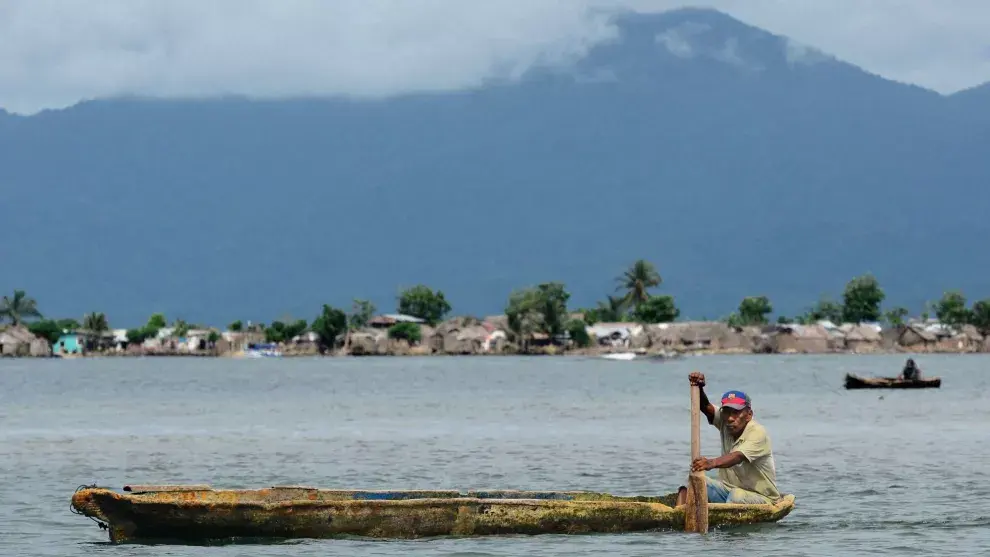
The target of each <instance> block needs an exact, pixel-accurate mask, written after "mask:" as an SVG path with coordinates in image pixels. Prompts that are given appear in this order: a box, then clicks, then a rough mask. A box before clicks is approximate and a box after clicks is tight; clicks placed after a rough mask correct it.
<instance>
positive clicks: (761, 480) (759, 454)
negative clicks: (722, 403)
mask: <svg viewBox="0 0 990 557" xmlns="http://www.w3.org/2000/svg"><path fill="white" fill-rule="evenodd" d="M712 425H714V426H715V427H717V428H718V430H719V433H721V435H722V454H723V455H727V454H729V453H734V452H737V451H738V452H740V453H742V455H743V457H745V459H744V460H743V461H742V462H740V463H739V464H736V465H735V466H733V467H731V468H718V479H719V480H721V481H722V483H724V484H726V485H728V486H731V487H738V488H742V489H745V490H746V491H753V492H755V493H759V494H760V495H763V496H764V497H769V498H770V499H771V500H776V499H779V498H780V493H779V492H778V491H777V470H776V468H775V466H774V462H773V451H772V450H771V447H770V436H769V435H767V430H766V429H764V428H763V426H762V425H760V423H759V422H757V421H756V419H755V418H754V419H752V420H750V421H749V423H748V424H746V429H744V430H743V432H742V435H740V436H739V438H738V439H733V438H732V434H731V433H730V432H729V427H728V424H725V423H723V421H722V408H721V407H719V408H718V409H717V410H715V420H714V421H713V422H712Z"/></svg>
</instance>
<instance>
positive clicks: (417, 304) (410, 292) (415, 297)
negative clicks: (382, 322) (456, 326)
mask: <svg viewBox="0 0 990 557" xmlns="http://www.w3.org/2000/svg"><path fill="white" fill-rule="evenodd" d="M450 309H451V307H450V304H449V303H447V300H446V299H445V298H444V296H443V292H442V291H440V290H437V291H436V292H433V290H431V289H430V288H429V287H427V286H424V285H422V284H420V285H417V286H413V287H412V288H408V289H406V290H404V291H403V292H402V293H401V294H399V307H398V311H399V313H404V314H406V315H411V316H413V317H418V318H420V319H423V320H424V321H426V322H427V323H429V324H430V325H436V324H437V323H439V322H440V321H442V320H443V318H444V316H445V315H447V314H448V313H450Z"/></svg>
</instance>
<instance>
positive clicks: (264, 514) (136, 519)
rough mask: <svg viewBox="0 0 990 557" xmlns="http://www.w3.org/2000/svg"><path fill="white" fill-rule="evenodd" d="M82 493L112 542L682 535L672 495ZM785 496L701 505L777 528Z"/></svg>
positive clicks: (723, 520)
mask: <svg viewBox="0 0 990 557" xmlns="http://www.w3.org/2000/svg"><path fill="white" fill-rule="evenodd" d="M124 491H125V493H117V492H115V491H112V490H110V489H103V488H96V487H84V488H80V489H79V490H77V491H76V493H75V494H74V495H73V497H72V510H73V512H76V513H78V514H82V515H85V516H88V517H90V518H92V519H94V520H96V521H98V522H99V523H100V526H101V527H104V528H106V529H107V530H108V531H109V534H110V540H111V541H112V542H114V543H121V542H152V541H155V542H168V541H177V542H192V543H200V542H208V541H221V542H222V541H230V542H232V541H240V540H261V539H272V538H275V539H287V538H334V537H345V536H358V537H369V538H382V539H409V538H424V537H437V536H491V535H502V534H586V533H595V532H601V533H606V532H607V533H619V532H641V531H649V530H665V529H673V530H683V529H684V508H685V507H684V506H683V505H681V506H674V504H675V501H676V494H669V495H665V496H662V497H618V496H613V495H609V494H607V493H594V492H583V491H559V492H553V491H551V492H542V491H470V492H467V493H460V492H458V491H354V490H326V489H316V488H310V487H295V486H290V487H272V488H269V489H257V490H214V489H211V488H209V487H208V486H131V487H125V488H124ZM793 507H794V496H793V495H786V496H784V497H783V498H781V499H780V500H779V501H777V502H776V503H775V504H766V505H741V504H727V503H709V505H708V513H709V527H712V528H714V527H717V526H733V525H743V524H757V523H770V522H776V521H778V520H780V519H782V518H784V517H785V516H787V515H788V514H789V513H790V512H791V509H793Z"/></svg>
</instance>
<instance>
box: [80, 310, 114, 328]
mask: <svg viewBox="0 0 990 557" xmlns="http://www.w3.org/2000/svg"><path fill="white" fill-rule="evenodd" d="M83 329H88V330H90V331H92V332H94V333H103V332H106V331H109V330H110V324H109V323H107V316H106V315H105V314H103V313H97V312H95V311H94V312H93V313H90V314H88V315H86V317H84V318H83Z"/></svg>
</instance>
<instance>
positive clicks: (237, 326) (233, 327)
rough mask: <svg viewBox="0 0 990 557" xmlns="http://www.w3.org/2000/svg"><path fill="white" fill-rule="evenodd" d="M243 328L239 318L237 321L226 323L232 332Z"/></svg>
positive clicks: (237, 331)
mask: <svg viewBox="0 0 990 557" xmlns="http://www.w3.org/2000/svg"><path fill="white" fill-rule="evenodd" d="M243 329H244V323H241V320H240V319H238V320H237V321H234V322H233V323H231V324H230V325H227V330H229V331H231V332H234V333H239V332H241V331H242V330H243Z"/></svg>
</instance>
